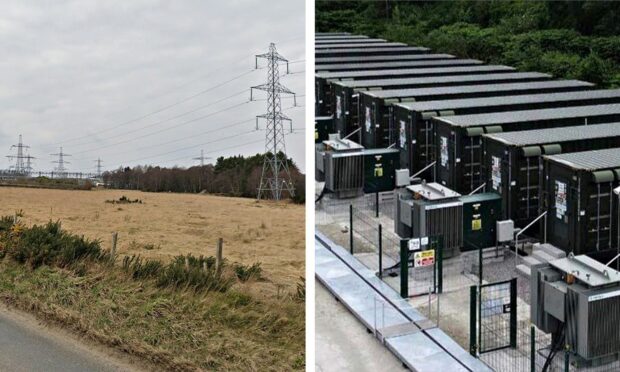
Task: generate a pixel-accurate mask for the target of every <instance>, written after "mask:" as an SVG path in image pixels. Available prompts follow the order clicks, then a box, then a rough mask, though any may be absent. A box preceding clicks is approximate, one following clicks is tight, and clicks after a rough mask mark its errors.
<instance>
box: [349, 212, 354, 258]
mask: <svg viewBox="0 0 620 372" xmlns="http://www.w3.org/2000/svg"><path fill="white" fill-rule="evenodd" d="M349 250H350V251H351V254H353V204H349Z"/></svg>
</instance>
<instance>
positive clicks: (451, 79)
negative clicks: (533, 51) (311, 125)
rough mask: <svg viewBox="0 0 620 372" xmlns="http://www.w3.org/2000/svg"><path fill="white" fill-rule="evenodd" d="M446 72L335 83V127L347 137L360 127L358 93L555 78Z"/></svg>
mask: <svg viewBox="0 0 620 372" xmlns="http://www.w3.org/2000/svg"><path fill="white" fill-rule="evenodd" d="M476 67H477V66H472V67H468V68H463V67H461V68H456V69H458V70H463V69H470V70H471V69H475V68H476ZM499 68H504V66H499ZM447 70H448V71H447V73H448V74H447V75H445V76H443V75H438V76H423V77H420V76H415V77H399V78H387V79H365V80H353V81H338V82H332V92H333V94H332V97H331V99H332V103H331V107H334V108H335V121H336V124H335V125H336V128H337V129H338V130H339V131H341V132H340V133H346V134H348V133H351V132H352V131H354V130H355V129H357V128H359V104H358V100H357V97H358V93H359V92H363V91H374V90H393V89H416V88H430V87H447V86H455V85H460V86H465V85H479V84H502V83H509V82H515V81H518V82H527V81H544V80H551V78H552V76H551V75H549V74H542V73H539V72H495V73H488V70H487V71H482V73H480V74H479V73H478V72H476V71H473V72H472V73H471V74H455V73H454V71H449V70H450V69H447ZM458 70H457V71H458ZM326 98H328V97H326Z"/></svg>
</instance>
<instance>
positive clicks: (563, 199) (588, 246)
mask: <svg viewBox="0 0 620 372" xmlns="http://www.w3.org/2000/svg"><path fill="white" fill-rule="evenodd" d="M543 161H544V182H543V187H542V189H543V195H542V196H543V200H544V205H543V209H545V210H547V224H546V226H547V239H548V241H549V242H550V243H551V244H553V245H555V246H556V247H558V248H561V249H563V250H564V251H565V252H573V253H574V254H575V255H579V254H587V255H589V256H591V257H593V258H596V259H599V260H600V259H601V258H604V259H606V258H608V257H609V256H610V255H612V256H613V255H615V252H616V249H618V213H619V210H618V195H616V194H614V192H613V189H614V188H615V187H617V186H618V185H619V184H620V182H619V180H620V148H612V149H605V150H592V151H584V152H573V153H567V154H559V155H549V156H543Z"/></svg>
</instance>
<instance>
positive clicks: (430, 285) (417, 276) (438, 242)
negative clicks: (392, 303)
mask: <svg viewBox="0 0 620 372" xmlns="http://www.w3.org/2000/svg"><path fill="white" fill-rule="evenodd" d="M416 241H417V243H416ZM412 242H413V243H414V244H412ZM400 248H401V249H400V262H399V266H400V280H401V297H403V298H407V297H416V296H421V295H426V294H428V293H441V292H442V291H443V241H442V238H441V237H436V236H431V237H425V238H417V239H416V238H412V239H404V240H401V247H400Z"/></svg>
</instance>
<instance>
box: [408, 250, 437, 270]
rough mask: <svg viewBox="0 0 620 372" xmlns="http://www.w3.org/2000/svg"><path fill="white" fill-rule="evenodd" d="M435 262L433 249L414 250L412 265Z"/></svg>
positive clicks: (423, 265) (425, 264)
mask: <svg viewBox="0 0 620 372" xmlns="http://www.w3.org/2000/svg"><path fill="white" fill-rule="evenodd" d="M434 264H435V250H434V249H429V250H427V251H420V252H415V253H414V254H413V267H425V266H432V265H434Z"/></svg>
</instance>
